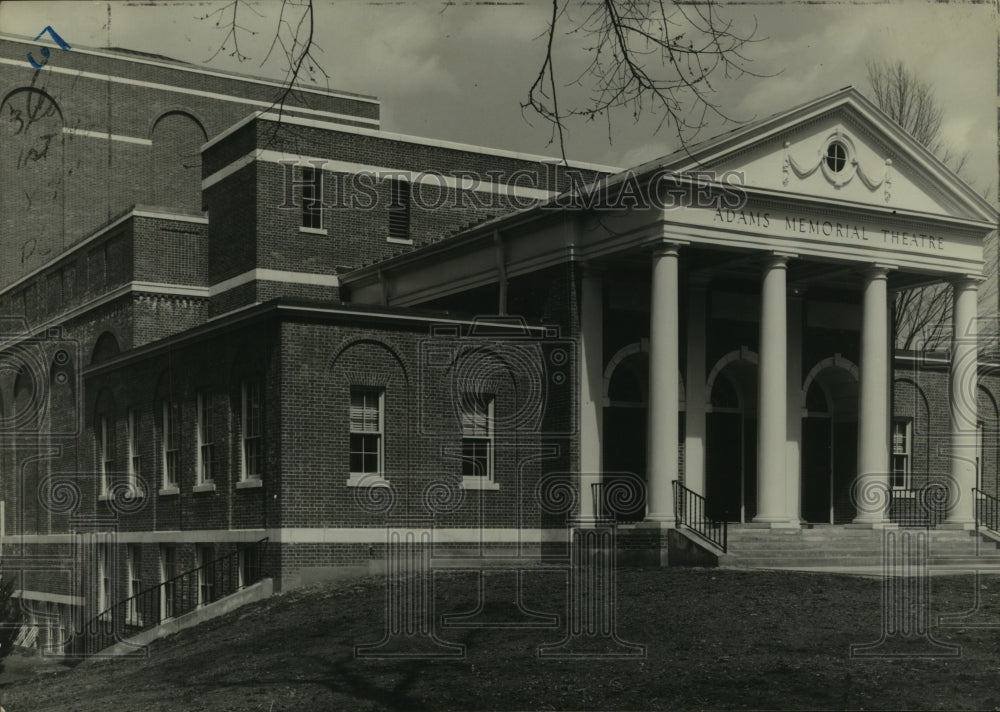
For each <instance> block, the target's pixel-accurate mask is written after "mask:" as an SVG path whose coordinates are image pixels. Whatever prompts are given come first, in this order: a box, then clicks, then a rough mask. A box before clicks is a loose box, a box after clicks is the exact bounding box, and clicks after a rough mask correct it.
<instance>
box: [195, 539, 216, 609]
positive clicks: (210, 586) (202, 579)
mask: <svg viewBox="0 0 1000 712" xmlns="http://www.w3.org/2000/svg"><path fill="white" fill-rule="evenodd" d="M195 554H196V561H195V566H196V567H197V569H198V605H199V606H204V605H206V604H209V603H211V602H212V601H214V600H215V553H214V552H213V550H212V545H211V544H202V545H200V546H199V547H198V548H197V549H196V550H195Z"/></svg>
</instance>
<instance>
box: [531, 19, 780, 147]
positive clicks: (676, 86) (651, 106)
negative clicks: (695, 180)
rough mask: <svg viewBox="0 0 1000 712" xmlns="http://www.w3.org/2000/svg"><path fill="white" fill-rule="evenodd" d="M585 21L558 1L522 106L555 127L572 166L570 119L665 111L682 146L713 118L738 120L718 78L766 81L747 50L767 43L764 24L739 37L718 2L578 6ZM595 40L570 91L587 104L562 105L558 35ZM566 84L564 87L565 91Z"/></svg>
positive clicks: (664, 121) (665, 121)
mask: <svg viewBox="0 0 1000 712" xmlns="http://www.w3.org/2000/svg"><path fill="white" fill-rule="evenodd" d="M573 9H574V10H582V11H583V12H584V16H583V18H582V19H581V20H574V19H573V18H572V17H571V16H570V12H569V10H570V3H569V2H568V0H552V16H551V20H550V22H549V27H548V29H547V34H548V38H547V44H546V51H545V56H544V57H543V60H542V64H541V67H540V68H539V70H538V74H537V76H536V77H535V81H534V82H533V83H532V85H531V88H530V89H529V90H528V97H527V100H526V101H525V102H523V103H522V104H521V108H522V112H524V111H529V112H532V113H535V114H537V115H538V116H541V117H542V118H543V119H545V120H546V121H548V122H549V123H550V124H551V125H552V134H553V137H552V140H553V142H555V141H558V143H559V148H560V151H561V152H562V156H563V160H564V161H565V158H566V154H565V131H566V127H567V122H568V121H569V120H571V119H582V120H594V119H596V118H604V119H606V120H607V121H608V123H609V137H610V122H611V120H612V114H613V113H615V112H616V111H618V110H625V111H627V112H628V113H630V114H631V115H632V119H633V121H638V120H639V118H640V117H641V116H642V115H644V114H647V113H653V114H659V115H660V116H661V119H660V124H659V126H657V130H659V129H661V128H662V127H663V126H664V125H668V126H670V127H672V128H673V129H674V131H675V134H676V136H677V139H678V141H679V143H680V145H681V146H682V147H686V146H687V144H688V142H689V141H690V139H691V138H693V137H694V135H696V134H697V132H698V130H699V129H700V128H702V127H703V126H704V125H705V124H706V122H707V121H708V120H709V119H710V118H711V117H715V118H721V119H722V120H723V121H726V122H731V121H736V119H735V118H734V117H731V116H729V115H728V114H727V113H726V112H725V111H723V109H722V108H721V106H720V104H718V103H717V102H716V101H715V100H714V98H713V94H714V91H715V88H714V87H713V85H712V79H713V77H715V76H720V75H721V76H722V77H724V78H737V77H740V76H742V75H751V76H765V75H763V74H759V73H755V72H753V71H751V70H750V69H749V67H748V64H749V62H750V60H749V59H748V58H747V57H746V56H745V55H744V54H743V50H744V49H745V47H746V46H747V45H748V44H749V43H752V42H757V41H761V38H758V37H756V33H757V27H756V24H755V25H754V27H753V29H752V30H750V31H748V32H739V31H737V30H736V29H735V28H734V25H733V23H732V22H731V21H728V20H725V19H723V18H722V17H720V15H719V13H718V11H717V9H716V4H715V3H714V2H712V1H711V0H709V1H708V2H705V3H690V4H688V3H685V2H681V1H679V0H669V1H668V0H601V1H600V2H596V3H581V4H579V5H574V7H573ZM560 32H561V33H563V34H565V35H567V36H571V35H572V36H578V37H584V38H587V39H590V40H592V42H593V44H592V45H591V46H589V47H587V49H588V51H589V53H590V61H589V63H588V64H587V66H586V67H585V68H584V69H583V71H582V72H581V73H580V74H579V75H578V76H577V77H576V79H575V80H573V81H572V82H570V83H569V84H567V85H565V87H576V88H579V89H583V90H584V91H585V92H586V94H587V95H588V96H589V98H588V99H586V100H585V101H584V102H583V103H582V104H580V105H577V106H569V107H568V108H567V107H566V105H565V102H563V106H560V102H559V101H558V93H559V85H558V83H557V82H556V77H555V72H554V63H553V53H554V51H555V46H556V42H555V40H556V36H557V33H560ZM565 87H564V88H565Z"/></svg>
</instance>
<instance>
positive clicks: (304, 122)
mask: <svg viewBox="0 0 1000 712" xmlns="http://www.w3.org/2000/svg"><path fill="white" fill-rule="evenodd" d="M254 119H262V120H265V121H274V122H278V123H283V124H290V125H293V126H305V127H309V128H317V129H324V130H328V131H339V132H341V133H350V134H357V135H359V136H370V137H372V138H383V139H387V140H389V141H402V142H404V143H413V144H417V145H420V146H433V147H435V148H446V149H450V150H453V151H465V152H467V153H481V154H484V155H488V156H499V157H501V158H513V159H515V160H518V161H527V162H530V163H548V164H551V165H556V164H559V165H562V159H560V158H556V157H554V156H541V155H537V154H532V153H519V152H517V151H507V150H504V149H502V148H489V147H487V146H477V145H474V144H468V143H457V142H455V141H444V140H442V139H436V138H424V137H422V136H411V135H408V134H401V133H392V132H389V131H382V130H379V129H367V128H363V127H361V126H345V125H343V124H338V123H334V122H330V121H321V120H317V119H306V118H303V117H300V116H284V115H282V116H279V115H278V114H276V113H273V112H258V113H255V114H253V115H251V116H247V117H246V118H244V119H242V120H241V121H238V122H237V123H235V124H233V125H232V126H230V127H229V128H228V129H226V130H225V131H223V132H222V133H220V134H218V135H217V136H214V137H212V138H211V139H209V140H208V141H207V142H206V143H204V144H203V145H202V147H201V150H202V151H204V150H205V149H206V148H210V147H211V146H214V145H215V144H216V143H218V142H219V141H221V140H223V139H224V138H226V137H227V136H229V135H230V134H231V133H233V132H235V131H237V130H239V129H240V128H242V127H243V126H245V125H246V124H247V123H249V122H250V121H253V120H254ZM569 168H582V169H584V170H591V171H597V172H599V173H617V172H618V171H620V170H621V169H620V168H615V167H613V166H604V165H599V164H597V163H584V162H575V161H574V162H572V163H570V164H569Z"/></svg>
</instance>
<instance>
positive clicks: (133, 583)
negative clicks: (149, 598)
mask: <svg viewBox="0 0 1000 712" xmlns="http://www.w3.org/2000/svg"><path fill="white" fill-rule="evenodd" d="M125 558H126V567H127V569H128V571H127V573H128V597H129V602H128V610H126V612H125V615H126V616H127V617H128V620H127V621H126V622H127V623H128V624H129V625H142V616H141V614H140V612H139V599H137V598H135V597H136V596H138V595H139V592H140V591H142V550H141V549H140V548H139V545H138V544H129V545H128V548H127V549H126V550H125Z"/></svg>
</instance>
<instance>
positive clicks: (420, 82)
mask: <svg viewBox="0 0 1000 712" xmlns="http://www.w3.org/2000/svg"><path fill="white" fill-rule="evenodd" d="M225 6H226V4H225V3H192V2H165V3H156V2H135V3H106V2H72V3H64V2H2V3H0V31H2V32H4V33H10V34H18V35H31V36H34V35H36V34H37V33H38V32H39V31H40V30H41V29H42V28H43V27H45V26H46V25H52V26H53V27H54V28H55V29H56V30H57V31H58V32H59V33H60V34H61V35H62V37H63V38H64V39H65V40H66V41H67V42H69V43H70V44H74V43H75V44H78V45H81V46H89V47H104V46H118V47H128V48H131V49H137V50H143V51H147V52H153V53H157V54H164V55H168V56H171V57H175V58H177V59H182V60H185V61H188V62H191V63H195V64H203V65H205V66H211V67H214V68H218V69H227V70H234V71H240V72H244V73H249V74H257V75H263V76H271V77H280V76H283V71H284V65H283V64H282V62H281V61H280V58H277V57H275V58H272V60H271V61H270V62H268V63H266V64H264V65H263V66H262V65H261V62H262V60H263V59H264V56H265V54H266V53H267V48H268V45H269V44H270V41H271V39H272V37H273V34H274V27H275V23H276V21H277V17H278V9H279V7H280V3H278V2H260V3H251V4H249V5H246V4H242V3H241V5H240V9H239V13H240V15H239V18H238V20H239V24H240V25H243V26H245V27H246V28H247V30H248V32H247V33H243V34H241V36H240V38H239V39H240V49H241V51H242V53H243V54H245V55H247V56H248V57H250V58H251V59H248V60H246V61H243V62H240V61H237V59H236V58H234V57H231V56H229V52H230V51H231V49H232V44H231V40H230V41H229V42H228V43H227V44H226V47H227V49H226V50H225V51H222V52H218V53H217V50H218V49H219V48H220V46H221V45H222V44H223V43H224V42H226V30H225V29H223V28H219V27H216V25H215V23H216V21H220V22H221V25H222V26H223V27H224V26H226V25H227V23H228V22H229V20H230V15H229V13H230V12H231V9H230V10H226V11H225V12H223V13H217V14H214V15H213V14H212V13H213V11H215V10H217V9H219V8H223V7H225ZM229 7H230V8H231V5H230V6H229ZM550 8H551V5H550V4H549V3H548V1H547V0H528V1H527V2H523V3H516V4H515V3H511V4H505V3H503V2H495V3H472V2H470V3H455V4H445V3H437V2H429V1H428V2H403V3H382V2H379V3H375V2H361V1H359V0H355V1H350V0H349V1H346V2H336V3H334V2H329V1H328V0H316V40H317V42H318V44H319V47H320V48H321V49H322V52H321V53H319V54H318V56H319V58H320V61H321V63H322V66H323V68H324V69H325V70H326V72H327V73H328V74H329V75H330V79H329V84H330V86H331V87H333V88H337V89H342V90H346V91H352V92H359V93H364V94H372V95H375V96H377V97H378V98H379V99H381V100H382V126H383V128H384V129H386V130H389V131H396V132H401V133H408V134H415V135H421V136H430V137H436V138H445V139H450V140H455V141H463V142H468V143H474V144H479V145H485V146H493V147H499V148H506V149H511V150H518V151H525V152H531V153H545V154H556V153H558V149H557V147H555V146H553V145H551V144H550V143H549V141H550V130H549V127H548V126H547V124H545V122H544V121H542V120H540V119H538V118H537V117H534V116H531V115H530V114H524V113H523V112H522V110H521V106H520V105H521V103H522V102H523V101H524V99H525V98H526V96H527V92H528V89H529V87H530V85H531V82H532V81H533V79H534V77H535V75H536V73H537V72H538V68H539V66H540V63H541V61H542V58H543V55H544V50H545V42H544V37H542V34H543V33H544V30H545V27H546V23H547V21H548V17H549V13H550ZM583 13H584V10H583V9H581V8H580V6H579V5H578V4H577V3H576V2H575V0H573V2H571V3H570V13H569V17H568V20H569V21H572V20H578V19H582V17H583ZM721 13H722V14H723V15H724V16H725V17H727V18H729V19H731V20H733V22H734V23H735V25H734V26H735V27H736V28H737V30H738V31H740V32H749V31H752V30H753V28H754V26H755V25H756V28H757V37H758V38H759V39H760V41H759V42H755V43H753V44H751V45H749V46H748V47H747V48H746V51H745V54H746V56H747V58H748V60H750V61H749V64H748V65H747V66H748V67H749V68H751V69H752V70H753V71H754V72H755V73H757V74H761V75H769V76H762V77H752V76H746V75H745V76H743V77H742V78H739V79H733V80H724V79H723V78H721V77H720V78H719V79H718V81H717V82H715V84H714V86H715V88H716V95H715V96H714V97H713V100H714V101H715V102H716V103H718V104H719V105H720V107H722V108H723V109H724V111H725V112H726V114H728V115H729V116H731V117H733V118H736V119H753V118H754V117H759V116H763V115H767V114H769V113H772V112H774V111H778V110H781V109H783V108H787V107H789V106H792V105H795V104H798V103H801V102H803V101H806V100H808V99H810V98H813V97H816V96H819V95H822V94H825V93H828V92H831V91H834V90H836V89H838V88H840V87H844V86H847V85H849V84H853V85H855V86H857V87H859V88H865V87H866V80H865V60H866V59H876V60H879V59H883V60H889V61H897V60H901V61H903V62H904V63H905V64H906V65H907V66H908V67H909V68H910V69H911V70H912V71H913V72H915V73H916V74H917V75H918V76H919V77H920V78H922V79H923V80H924V81H926V82H928V83H929V84H931V85H932V87H933V88H934V91H935V93H936V95H937V98H938V99H939V101H940V103H941V104H942V106H943V107H944V111H945V115H944V123H943V137H944V138H945V139H946V140H947V141H948V142H949V143H950V144H951V146H952V147H953V148H954V149H956V150H957V151H959V152H961V151H967V152H968V153H969V163H968V167H967V171H966V176H967V177H968V178H969V180H970V182H971V183H972V184H973V185H974V186H975V187H976V188H977V189H978V190H980V192H983V191H986V190H987V189H989V190H990V191H991V195H995V191H996V186H997V150H996V147H997V140H996V138H997V137H996V120H997V78H996V71H997V34H996V32H997V23H996V11H995V10H994V9H993V8H992V6H990V5H955V4H950V5H947V6H945V5H940V4H930V3H923V2H894V3H888V4H877V5H876V4H872V5H865V4H854V3H823V4H800V3H763V2H760V3H756V2H749V3H747V2H744V3H740V4H738V5H732V6H723V7H722V9H721ZM564 27H565V29H567V30H568V29H570V24H566V25H565V26H564ZM249 31H253V32H256V34H255V35H250V34H249ZM213 55H214V58H213ZM587 56H588V55H587V53H586V38H582V37H581V36H580V35H579V33H577V34H575V35H570V34H560V36H559V38H558V41H557V55H556V59H557V64H556V69H557V79H559V80H560V81H561V82H565V83H567V84H568V83H569V82H570V81H571V79H573V78H574V77H575V72H574V70H578V69H579V68H580V67H581V66H582V65H581V62H582V61H583V60H584V59H585V58H586V57H587ZM564 92H565V97H566V102H567V103H570V102H572V101H574V100H575V99H577V98H578V97H579V94H576V95H574V93H573V92H574V90H573V89H572V88H566V89H565V90H564ZM659 122H660V117H659V116H655V115H648V114H646V115H643V116H641V117H640V118H639V121H638V122H636V121H634V119H633V117H632V116H631V115H628V114H624V113H623V114H621V115H616V116H614V117H613V121H612V124H611V129H610V134H611V135H610V140H609V128H608V125H607V123H605V122H598V123H589V124H588V123H582V122H581V123H573V124H571V125H570V126H569V129H570V133H569V136H568V141H567V154H568V156H569V157H570V158H571V159H577V160H585V161H593V162H597V163H603V164H609V165H615V166H628V165H634V164H637V163H640V162H642V161H644V160H648V159H651V158H655V157H656V156H659V155H663V154H665V153H668V152H670V151H671V150H673V149H675V148H676V147H677V140H676V138H675V136H674V134H673V132H672V131H671V130H669V129H667V128H664V129H661V130H660V131H659V132H657V131H656V129H657V125H658V124H659ZM732 127H733V124H729V125H723V124H721V123H713V125H711V126H709V127H708V128H707V129H706V130H705V131H704V133H703V134H702V136H701V137H703V138H707V137H709V136H711V135H712V134H713V133H716V132H718V131H719V130H724V129H726V128H732Z"/></svg>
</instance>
